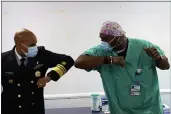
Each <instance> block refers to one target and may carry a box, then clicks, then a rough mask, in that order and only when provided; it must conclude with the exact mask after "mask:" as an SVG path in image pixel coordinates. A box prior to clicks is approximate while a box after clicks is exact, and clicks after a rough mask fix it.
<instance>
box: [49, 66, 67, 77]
mask: <svg viewBox="0 0 171 114" xmlns="http://www.w3.org/2000/svg"><path fill="white" fill-rule="evenodd" d="M52 70H54V71H55V72H57V73H58V74H59V76H60V77H61V76H63V75H64V74H65V73H64V72H63V70H61V69H60V68H59V67H54V68H52Z"/></svg>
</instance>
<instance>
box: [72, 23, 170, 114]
mask: <svg viewBox="0 0 171 114" xmlns="http://www.w3.org/2000/svg"><path fill="white" fill-rule="evenodd" d="M100 38H101V41H102V42H101V44H99V45H97V46H94V47H92V48H90V49H88V50H87V51H85V52H84V53H83V54H82V55H80V56H79V57H78V58H77V59H76V61H75V67H76V68H79V69H85V70H87V71H91V70H96V71H98V72H99V73H100V75H101V78H102V82H103V86H104V91H105V94H106V96H107V98H108V101H109V107H110V113H111V114H163V110H162V105H161V99H160V88H159V82H158V75H157V71H156V67H158V68H159V69H161V70H168V69H169V68H170V65H169V62H168V59H167V57H166V56H165V55H164V52H163V51H162V50H161V49H160V48H159V47H158V46H156V45H154V44H152V43H150V42H148V41H145V40H140V39H135V38H128V37H126V36H125V32H124V31H123V30H122V28H121V26H120V25H119V24H118V23H116V22H111V21H107V22H105V23H103V25H102V28H101V30H100Z"/></svg>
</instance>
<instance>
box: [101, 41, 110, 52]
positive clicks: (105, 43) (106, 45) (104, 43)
mask: <svg viewBox="0 0 171 114" xmlns="http://www.w3.org/2000/svg"><path fill="white" fill-rule="evenodd" d="M100 46H101V47H102V48H103V49H105V50H106V51H112V50H113V47H111V46H110V45H109V44H108V43H107V42H103V41H102V42H101V44H100Z"/></svg>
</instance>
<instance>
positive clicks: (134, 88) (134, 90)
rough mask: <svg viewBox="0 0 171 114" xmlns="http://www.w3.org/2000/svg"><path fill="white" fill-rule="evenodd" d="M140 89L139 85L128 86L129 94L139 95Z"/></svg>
mask: <svg viewBox="0 0 171 114" xmlns="http://www.w3.org/2000/svg"><path fill="white" fill-rule="evenodd" d="M140 90H141V86H140V85H136V84H134V85H131V88H130V95H131V96H139V95H140Z"/></svg>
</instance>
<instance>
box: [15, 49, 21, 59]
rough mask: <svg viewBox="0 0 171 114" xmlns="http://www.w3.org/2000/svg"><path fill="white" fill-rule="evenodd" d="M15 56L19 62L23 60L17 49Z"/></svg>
mask: <svg viewBox="0 0 171 114" xmlns="http://www.w3.org/2000/svg"><path fill="white" fill-rule="evenodd" d="M15 55H16V57H17V59H18V60H20V59H21V58H22V57H21V56H20V55H19V54H18V52H17V50H16V48H15Z"/></svg>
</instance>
